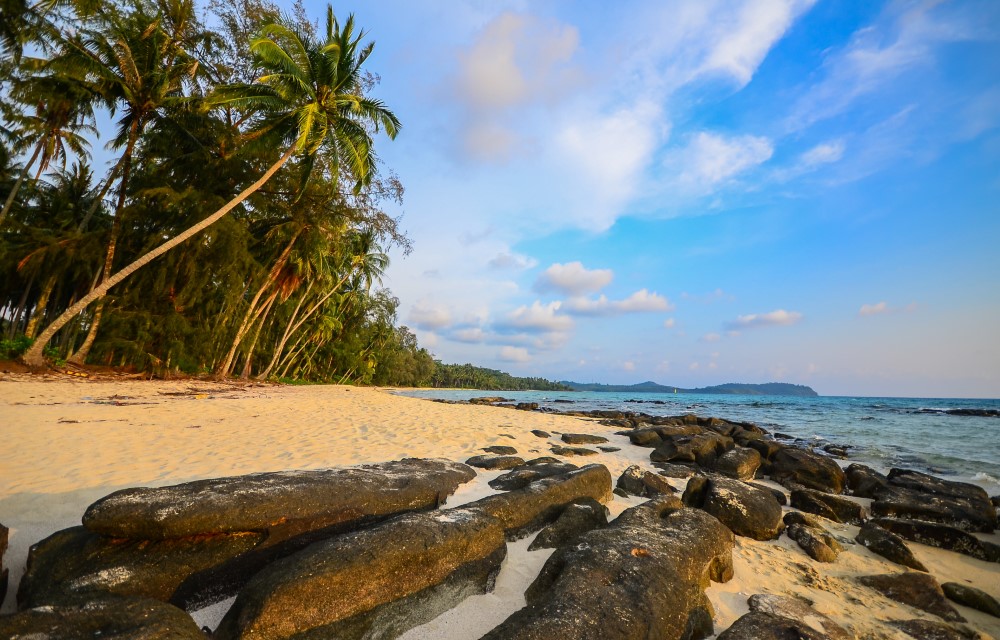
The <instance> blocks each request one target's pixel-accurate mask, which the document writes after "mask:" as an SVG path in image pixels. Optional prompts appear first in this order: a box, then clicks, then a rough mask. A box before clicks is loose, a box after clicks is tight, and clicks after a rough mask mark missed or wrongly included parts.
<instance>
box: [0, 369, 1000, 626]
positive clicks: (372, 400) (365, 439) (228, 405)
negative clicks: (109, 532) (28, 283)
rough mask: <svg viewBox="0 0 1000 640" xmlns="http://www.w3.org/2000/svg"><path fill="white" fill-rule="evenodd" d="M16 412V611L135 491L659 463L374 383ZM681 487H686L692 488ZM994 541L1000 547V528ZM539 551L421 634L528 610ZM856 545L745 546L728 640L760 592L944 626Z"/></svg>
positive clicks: (128, 398)
mask: <svg viewBox="0 0 1000 640" xmlns="http://www.w3.org/2000/svg"><path fill="white" fill-rule="evenodd" d="M0 412H2V415H3V420H2V422H3V432H4V434H5V436H6V442H7V445H6V446H5V447H3V448H2V449H0V522H2V523H3V524H4V525H6V526H7V527H9V528H10V548H9V550H8V552H7V555H6V556H5V558H4V565H5V566H9V567H10V570H11V576H10V579H11V583H10V584H11V588H10V589H9V590H8V595H7V598H6V600H5V602H4V603H3V609H2V612H3V613H9V612H12V611H13V610H14V594H15V592H16V585H17V581H18V580H19V579H20V576H21V574H22V573H23V571H24V563H25V559H26V557H27V552H28V548H29V546H30V545H31V544H33V543H35V542H37V541H38V540H40V539H42V538H44V537H45V536H48V535H50V534H51V533H53V532H55V531H57V530H59V529H62V528H66V527H70V526H74V525H77V524H79V523H80V517H81V515H82V513H83V511H84V510H85V509H86V507H87V506H88V505H89V504H91V503H92V502H94V501H95V500H97V499H98V498H100V497H102V496H104V495H106V494H108V493H110V492H112V491H115V490H118V489H121V488H125V487H137V486H162V485H169V484H176V483H180V482H185V481H190V480H195V479H202V478H212V477H221V476H229V475H238V474H246V473H252V472H261V471H279V470H290V469H320V468H330V467H343V466H350V465H357V464H361V463H368V462H380V461H387V460H395V459H399V458H403V457H433V458H447V459H450V460H455V461H464V460H465V459H467V458H469V457H470V456H473V455H476V454H478V453H481V449H482V448H483V447H488V446H491V445H498V444H499V445H511V446H514V447H516V448H517V450H518V451H519V453H520V454H521V455H523V456H525V457H528V456H542V455H551V454H550V451H549V445H550V444H553V443H554V442H555V441H554V440H546V439H542V438H539V437H537V436H535V435H533V434H532V433H531V431H532V430H535V429H541V430H545V431H548V432H550V433H553V434H558V433H564V432H574V433H593V434H597V435H602V436H605V437H607V438H609V439H610V440H611V444H612V445H614V446H616V447H620V448H621V450H620V451H617V452H611V453H606V452H602V453H601V454H600V455H599V456H594V457H590V458H588V459H587V460H586V462H588V463H589V462H598V463H601V464H604V465H606V466H607V467H608V469H609V470H610V471H611V474H612V477H613V478H617V477H618V475H620V474H621V473H622V471H624V469H625V468H626V467H628V466H629V465H631V464H640V465H644V466H646V467H648V466H649V450H648V449H642V448H639V447H635V446H632V445H630V444H629V441H628V438H626V437H624V436H620V435H616V434H615V433H614V432H615V429H613V428H611V427H607V426H602V425H600V424H598V423H597V422H596V421H593V420H585V419H581V418H574V417H567V416H559V415H551V414H544V413H537V412H528V411H515V410H511V409H505V408H497V407H491V406H473V405H455V404H444V403H436V402H430V401H427V400H420V399H413V398H406V397H401V396H397V395H393V394H391V393H390V392H388V391H387V390H381V389H373V388H358V387H347V386H274V385H239V384H222V383H210V382H202V381H193V380H182V381H167V382H164V381H157V382H146V381H124V382H119V381H90V380H80V379H42V378H32V377H28V376H23V375H7V376H5V377H4V378H2V379H0ZM570 461H571V462H578V461H576V460H570ZM499 473H500V472H481V473H479V475H478V477H477V479H476V480H474V481H473V482H471V483H469V484H468V485H466V486H464V487H462V488H461V489H460V490H459V492H458V493H457V494H456V495H455V496H453V497H452V498H451V499H450V500H449V501H448V504H447V505H446V506H447V507H451V506H455V505H458V504H461V503H463V502H468V501H471V500H473V499H476V498H477V497H481V496H483V495H486V494H489V493H491V492H493V490H492V489H490V488H489V487H488V486H487V484H486V483H487V482H488V480H490V479H492V478H494V477H496V476H497V475H499ZM671 482H672V483H673V484H674V485H675V487H676V488H678V489H681V490H683V486H684V482H685V481H683V480H671ZM773 486H777V485H773ZM859 500H860V499H859ZM641 501H642V500H641V499H638V498H628V499H625V498H620V497H617V496H616V497H615V499H614V500H612V502H611V503H610V504H609V505H608V506H609V509H610V510H611V514H612V516H615V515H617V514H618V513H620V512H621V511H622V510H624V509H625V508H628V507H630V506H633V505H635V504H638V503H639V502H641ZM862 502H865V501H863V500H862ZM831 533H833V534H834V535H835V536H838V537H839V538H842V539H843V540H844V541H846V542H850V541H852V540H853V538H854V535H855V534H856V533H857V528H856V527H852V526H851V525H839V524H837V525H834V526H833V527H831ZM980 537H981V538H983V539H988V540H992V541H994V542H998V541H1000V538H998V536H997V535H996V534H991V535H985V534H981V536H980ZM529 542H530V538H529V539H527V540H522V541H519V542H514V543H509V545H508V551H509V555H508V558H507V560H506V561H505V563H504V568H503V570H502V571H501V574H500V576H499V578H498V582H497V588H496V590H495V591H494V592H493V593H490V594H487V595H484V596H475V597H473V598H470V599H469V600H467V601H466V602H464V603H463V604H462V605H460V606H459V607H458V608H456V609H454V610H452V611H450V612H448V613H446V614H444V615H443V616H441V617H440V618H438V619H436V620H434V621H432V622H431V623H428V624H427V625H424V626H423V627H419V628H417V629H413V630H411V631H410V632H408V633H407V634H406V636H405V637H406V638H408V639H411V640H412V639H415V638H446V639H450V640H459V639H460V638H478V637H480V636H481V635H482V634H483V633H485V632H486V631H488V630H489V629H491V628H492V627H493V626H495V625H496V624H498V623H499V622H501V621H502V620H503V619H504V618H506V617H507V616H508V615H509V614H510V613H513V611H515V610H517V609H518V608H520V607H521V606H523V604H524V598H523V590H524V588H525V587H526V586H527V585H528V584H530V582H531V581H532V580H533V579H534V576H535V575H536V574H537V572H538V570H539V569H540V567H541V565H542V564H543V563H544V561H545V559H546V558H547V557H548V555H549V554H550V553H551V551H532V552H528V551H527V545H528V543H529ZM844 546H845V551H844V552H843V553H842V554H841V556H840V557H839V558H838V559H837V561H836V562H835V563H832V564H827V565H821V564H819V563H817V562H815V561H813V560H811V559H810V558H809V557H808V556H806V555H805V554H804V553H803V552H802V551H801V550H800V549H799V548H798V547H797V546H796V545H795V543H794V542H792V541H790V540H789V539H788V538H787V537H785V536H782V537H781V538H779V539H778V540H774V541H770V542H758V541H754V540H751V539H748V538H742V537H738V538H737V546H736V551H735V552H734V554H733V555H734V563H735V577H734V579H733V580H731V581H730V582H727V583H724V584H715V583H713V585H712V587H711V588H710V589H709V591H708V595H709V598H710V600H711V601H712V604H713V606H714V609H715V619H714V622H715V630H716V633H719V632H721V631H722V630H724V629H726V628H727V627H728V626H729V625H730V624H731V623H732V622H733V621H734V620H735V619H736V618H738V617H739V616H740V615H742V614H743V613H746V611H747V610H748V609H747V605H746V599H747V597H748V596H750V595H752V594H756V593H772V594H780V595H799V596H802V597H804V598H806V599H808V600H810V601H811V602H813V603H814V607H815V608H816V609H817V610H818V611H820V612H821V613H823V614H825V615H827V616H829V617H830V618H832V619H833V620H834V621H835V622H837V623H839V624H841V625H843V626H845V627H846V628H849V629H850V630H852V631H853V632H854V633H855V635H856V636H857V637H859V638H862V637H872V638H875V637H900V638H904V637H907V636H904V635H903V634H901V633H900V632H899V631H896V630H894V629H893V628H891V627H889V626H887V625H885V624H883V622H882V621H884V620H887V619H912V618H927V619H933V617H932V616H929V614H927V613H924V612H922V611H919V610H916V609H912V608H909V607H907V606H905V605H901V604H898V603H895V602H893V601H891V600H888V599H886V598H884V597H882V596H879V595H877V594H876V593H875V592H873V591H871V590H869V589H867V588H865V587H863V586H861V585H859V584H858V583H857V582H855V581H854V577H856V576H858V575H866V574H876V573H888V572H894V571H897V570H898V569H899V567H898V565H893V564H892V563H890V562H888V561H886V560H884V559H882V558H881V557H879V556H876V555H874V554H872V553H870V552H869V551H868V550H867V549H865V548H863V547H862V546H861V545H856V544H845V545H844ZM910 547H911V549H912V550H913V552H914V554H915V555H916V556H917V557H918V559H919V560H921V561H922V562H923V563H924V564H925V565H927V567H928V568H929V569H930V572H931V574H932V575H933V576H934V577H935V578H936V579H937V580H938V581H939V582H942V583H943V582H948V581H955V582H961V583H963V584H969V585H972V586H975V587H977V588H979V589H982V590H984V591H986V592H988V593H990V594H991V595H993V596H994V597H997V598H1000V565H997V564H996V563H989V562H984V561H980V560H976V559H973V558H970V557H968V556H964V555H959V554H957V553H953V552H949V551H944V550H941V549H936V548H932V547H928V546H924V545H921V544H916V543H911V544H910ZM227 604H228V603H225V602H224V603H220V604H218V605H215V606H214V607H211V608H210V609H211V610H210V611H202V612H197V613H196V614H195V619H196V620H197V621H198V622H199V623H202V624H208V625H211V624H212V622H213V620H215V621H217V620H218V618H219V617H220V616H221V614H222V613H223V612H224V609H225V606H227ZM956 607H957V608H958V610H959V611H960V613H961V614H962V615H963V616H964V617H965V618H966V619H967V620H968V621H969V623H968V624H969V626H970V627H972V628H974V629H976V630H977V631H979V632H981V633H983V634H987V635H988V636H991V637H1000V620H998V619H997V618H993V617H991V616H989V615H987V614H985V613H981V612H979V611H976V610H974V609H970V608H968V607H963V606H960V605H956Z"/></svg>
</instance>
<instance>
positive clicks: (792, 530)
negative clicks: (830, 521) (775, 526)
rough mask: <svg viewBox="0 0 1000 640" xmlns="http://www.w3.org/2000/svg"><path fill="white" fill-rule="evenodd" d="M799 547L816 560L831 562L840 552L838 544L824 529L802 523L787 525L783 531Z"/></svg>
mask: <svg viewBox="0 0 1000 640" xmlns="http://www.w3.org/2000/svg"><path fill="white" fill-rule="evenodd" d="M785 533H787V534H788V537H789V538H791V539H792V540H794V541H795V543H796V544H797V545H799V548H800V549H802V550H803V551H805V552H806V554H807V555H808V556H809V557H810V558H812V559H813V560H815V561H817V562H833V561H834V560H836V559H837V554H838V553H839V552H840V549H841V547H840V544H839V543H838V542H837V541H836V540H835V539H834V538H833V536H831V535H830V534H828V533H826V532H825V531H823V530H821V529H818V528H814V527H809V526H806V525H802V524H791V525H788V529H787V530H786V531H785Z"/></svg>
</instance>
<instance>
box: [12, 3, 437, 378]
mask: <svg viewBox="0 0 1000 640" xmlns="http://www.w3.org/2000/svg"><path fill="white" fill-rule="evenodd" d="M208 25H211V27H209V26H208ZM371 50H372V43H369V42H367V41H366V36H365V35H364V34H363V32H362V31H361V30H360V28H358V27H357V26H356V25H355V24H354V21H353V19H352V18H348V19H347V20H346V21H344V22H339V21H338V20H337V19H336V18H335V17H334V16H333V13H332V11H328V14H327V16H326V19H325V21H324V24H322V25H321V26H320V25H317V24H315V23H313V22H311V21H310V20H309V19H308V18H307V17H306V15H305V12H304V11H302V8H301V6H297V7H296V10H295V11H294V12H293V14H292V15H291V16H289V15H282V14H281V13H280V12H279V11H278V9H277V8H276V7H275V6H273V5H271V4H270V3H269V2H268V1H267V0H212V2H211V4H210V5H209V6H208V7H196V6H195V5H194V3H193V0H134V1H130V2H118V3H116V2H108V1H102V2H98V3H93V2H85V1H83V0H52V1H49V2H44V3H38V4H29V3H23V2H17V1H14V2H9V3H5V4H4V10H3V15H2V17H0V83H2V84H0V109H2V112H0V116H2V121H0V202H2V203H3V210H2V213H0V339H2V344H0V351H2V352H3V353H0V357H11V356H14V355H19V354H23V356H24V357H25V358H26V360H27V361H28V362H29V363H33V364H37V363H39V362H41V357H42V353H43V349H45V351H44V353H45V355H47V356H48V357H49V358H52V359H55V360H57V361H62V360H69V361H71V362H76V363H84V362H88V363H91V364H100V365H110V366H121V367H129V368H135V369H138V370H143V371H149V372H152V373H156V374H160V375H169V374H174V373H180V372H184V373H215V374H216V375H219V376H229V375H240V376H242V377H258V378H294V379H303V380H323V381H335V382H345V381H351V382H357V383H375V384H400V385H404V384H405V385H417V384H421V383H424V384H429V383H430V380H432V377H433V375H434V372H435V369H436V365H435V363H434V361H433V359H432V357H431V356H430V354H429V353H427V351H426V350H424V349H421V348H420V347H419V345H418V344H417V342H416V339H415V337H414V336H413V334H412V333H411V332H410V331H409V330H408V329H406V328H405V327H398V326H396V309H397V305H398V300H397V299H396V298H394V297H393V296H392V294H391V293H390V292H389V291H387V290H386V289H384V288H382V287H381V275H382V273H383V272H384V270H385V268H386V266H387V265H388V258H387V256H386V251H387V250H388V249H389V248H391V247H394V246H395V247H400V248H402V250H403V251H404V252H405V251H407V250H408V248H409V245H408V240H407V238H406V237H405V235H404V234H403V233H402V231H401V230H400V228H399V226H398V224H397V222H398V221H397V220H396V219H394V218H393V217H391V216H390V215H388V214H387V213H386V212H385V210H384V208H385V206H386V205H387V204H390V203H392V202H395V201H399V200H400V199H401V197H402V193H403V189H402V185H401V184H400V183H399V181H398V180H397V179H396V178H395V176H393V174H392V173H391V172H389V171H387V170H386V169H385V168H384V167H383V166H381V165H380V163H379V161H378V158H377V156H376V154H375V144H376V141H379V142H378V144H384V143H386V142H387V141H386V140H385V138H386V136H387V137H389V138H392V137H394V136H395V134H396V132H397V130H398V129H399V127H400V124H399V122H398V121H397V119H396V117H395V115H393V113H392V112H391V111H390V110H389V108H388V107H387V106H386V105H383V104H382V103H380V102H379V101H378V100H377V99H375V98H373V97H372V95H373V94H374V93H376V92H377V84H378V77H377V76H375V75H373V74H371V73H370V72H368V71H366V70H365V69H364V63H365V61H366V59H367V58H368V55H369V54H370V53H371ZM109 119H110V120H113V123H114V124H113V127H114V130H113V131H106V130H102V131H101V132H100V133H101V139H102V141H106V142H107V148H108V149H109V150H110V152H111V153H112V154H113V161H112V163H111V164H110V166H109V167H104V166H97V165H96V164H95V163H92V162H91V160H90V157H91V153H92V151H93V149H92V148H91V145H92V144H94V143H95V136H94V134H95V133H96V127H98V125H99V124H100V123H107V122H109ZM101 126H102V127H103V128H104V129H107V126H106V125H103V124H102V125H101ZM32 344H33V346H31V345H32ZM29 347H30V348H29Z"/></svg>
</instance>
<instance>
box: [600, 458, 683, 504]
mask: <svg viewBox="0 0 1000 640" xmlns="http://www.w3.org/2000/svg"><path fill="white" fill-rule="evenodd" d="M615 486H616V488H618V489H620V490H622V491H623V492H625V493H626V494H628V495H633V496H640V497H643V498H653V497H655V496H659V495H671V494H674V493H676V491H677V490H676V489H674V488H673V487H672V486H670V483H669V482H667V480H666V478H665V477H663V476H661V475H660V474H658V473H653V472H652V471H647V470H645V469H643V468H642V467H640V466H639V465H637V464H633V465H632V466H630V467H628V468H627V469H625V471H623V472H622V474H621V476H619V477H618V482H617V483H616V485H615Z"/></svg>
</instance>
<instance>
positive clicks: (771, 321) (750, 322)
mask: <svg viewBox="0 0 1000 640" xmlns="http://www.w3.org/2000/svg"><path fill="white" fill-rule="evenodd" d="M801 319H802V314H801V313H799V312H798V311H785V310H784V309H775V310H774V311H771V312H769V313H759V314H758V313H751V314H749V315H745V316H739V317H738V318H736V320H734V321H733V322H730V323H728V324H727V326H728V327H729V328H730V329H732V330H735V331H738V330H740V329H754V328H757V327H773V326H788V325H793V324H795V323H797V322H798V321H799V320H801Z"/></svg>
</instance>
